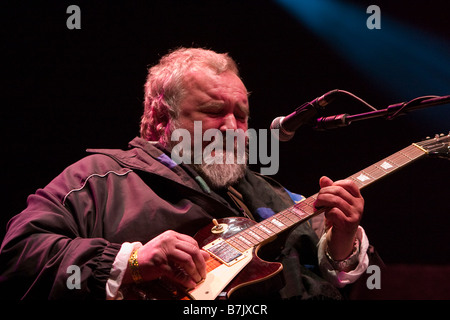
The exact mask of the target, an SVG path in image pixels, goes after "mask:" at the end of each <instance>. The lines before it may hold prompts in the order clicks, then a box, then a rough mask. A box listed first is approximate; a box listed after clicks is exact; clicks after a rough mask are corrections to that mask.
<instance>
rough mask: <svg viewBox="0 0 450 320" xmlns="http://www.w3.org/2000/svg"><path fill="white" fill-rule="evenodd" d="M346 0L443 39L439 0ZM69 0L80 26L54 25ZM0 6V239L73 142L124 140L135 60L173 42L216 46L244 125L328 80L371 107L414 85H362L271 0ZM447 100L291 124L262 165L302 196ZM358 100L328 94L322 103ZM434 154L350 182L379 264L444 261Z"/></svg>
mask: <svg viewBox="0 0 450 320" xmlns="http://www.w3.org/2000/svg"><path fill="white" fill-rule="evenodd" d="M345 2H352V1H345ZM392 2H395V3H392ZM353 3H354V4H357V5H359V6H360V7H361V12H362V14H365V9H366V8H367V6H368V5H370V4H377V5H379V6H380V8H381V13H382V17H383V16H385V15H389V16H390V17H393V18H395V19H397V20H398V21H400V22H402V23H405V24H406V25H414V26H415V27H416V28H419V29H421V30H424V31H426V32H430V33H433V34H435V35H437V36H439V37H440V38H441V39H446V41H447V45H448V41H450V38H449V30H450V29H449V27H450V26H449V22H448V5H446V1H427V2H426V5H425V4H419V2H415V3H414V4H412V3H411V2H410V1H374V2H368V1H353ZM420 3H425V2H420ZM71 4H77V5H78V6H79V7H80V9H81V30H69V29H68V28H67V27H66V20H67V18H68V16H69V14H67V13H66V9H67V7H68V6H69V5H71ZM0 6H1V24H2V34H3V35H2V50H1V51H2V56H3V58H2V60H1V61H2V65H3V66H2V71H1V72H2V86H1V88H2V99H1V101H2V102H1V105H2V107H1V117H0V119H1V121H2V124H1V130H2V134H1V137H2V148H1V149H2V166H1V168H2V182H3V183H2V192H1V195H2V200H1V201H2V204H3V209H2V211H1V221H0V222H1V224H0V225H1V232H0V238H2V237H3V236H4V232H5V228H6V224H7V221H8V220H9V219H10V218H11V217H12V216H13V215H15V214H17V213H19V212H20V211H21V210H23V209H24V208H25V206H26V197H27V195H28V194H30V193H34V192H35V190H36V189H37V188H40V187H43V186H45V185H46V184H47V183H48V182H50V181H51V179H52V178H53V177H55V176H56V175H57V174H59V173H60V172H61V171H62V170H63V169H64V168H65V167H66V166H67V165H69V164H71V163H73V162H74V161H77V160H78V159H80V158H81V157H83V156H85V155H86V153H85V149H86V148H91V147H92V148H126V147H127V143H128V141H130V140H131V139H132V138H133V137H134V136H136V135H138V127H139V125H138V124H139V120H140V116H141V113H142V101H143V84H144V82H145V77H146V72H147V67H148V66H149V65H152V64H154V63H156V62H157V60H158V59H159V57H160V56H162V55H163V54H165V53H167V51H168V50H170V49H173V48H175V47H179V46H199V47H206V48H211V49H213V50H216V51H219V52H229V53H230V55H231V56H232V57H233V58H234V59H235V60H236V61H237V62H238V64H239V67H240V72H241V76H242V78H243V80H244V83H245V84H246V86H247V88H248V90H249V91H251V97H250V105H251V119H250V124H249V126H250V127H251V128H255V129H267V128H268V127H269V125H270V123H271V121H272V119H273V118H275V117H276V116H279V115H286V114H288V113H290V112H292V111H293V109H294V108H295V107H297V106H298V105H300V104H302V103H303V102H306V101H310V100H312V99H314V98H315V97H317V96H320V95H322V94H323V93H325V92H327V91H329V90H332V89H336V88H339V89H343V90H347V91H350V92H352V93H354V94H356V95H358V96H359V97H361V98H363V99H364V100H365V101H367V102H369V103H371V104H372V105H374V106H376V107H378V108H385V107H387V106H388V105H390V104H393V103H398V102H402V101H405V100H408V99H410V98H414V97H416V96H418V95H416V94H415V92H411V95H410V96H409V97H405V98H404V99H401V98H400V100H399V97H398V96H395V95H391V94H389V93H387V92H389V91H388V90H382V89H383V83H378V84H377V85H376V86H374V84H373V83H372V82H371V81H370V79H368V78H366V77H365V76H364V75H363V74H362V73H360V72H359V71H358V69H356V68H355V67H354V66H353V65H350V64H349V63H348V62H346V60H344V59H342V57H340V56H338V55H337V54H336V53H334V52H333V50H331V49H330V47H328V46H327V45H326V44H325V43H324V42H323V41H322V40H321V39H319V38H317V37H316V36H315V35H314V34H312V33H311V32H310V31H308V30H307V29H306V28H305V27H304V26H303V25H302V24H301V23H300V22H299V21H297V20H296V19H295V18H294V17H293V16H292V15H290V14H288V13H287V12H286V11H285V10H284V9H283V8H281V7H280V6H279V5H277V4H276V3H274V2H272V1H116V2H113V1H73V2H72V1H71V2H68V1H49V2H47V1H46V2H43V1H34V2H31V1H30V2H27V1H2V4H1V5H0ZM342 18H343V19H345V17H342ZM356 27H360V28H365V26H356ZM373 32H377V31H376V30H374V31H373ZM379 32H389V30H384V29H382V31H379ZM386 50H390V48H386ZM384 67H385V68H386V70H388V69H389V65H386V66H384ZM411 67H412V68H413V67H414V66H411ZM428 76H429V77H433V75H432V74H430V75H428ZM428 94H435V93H434V92H429V93H428ZM446 94H450V88H449V90H448V93H446ZM330 108H331V107H330ZM448 108H449V106H448V105H445V106H439V107H434V108H432V109H433V112H434V115H435V117H436V118H435V120H436V121H423V120H422V116H424V115H428V112H430V111H429V110H431V109H427V110H420V111H416V112H414V113H410V114H408V115H406V116H403V117H400V118H397V119H396V120H393V121H387V120H384V119H372V120H366V121H364V122H355V123H353V124H352V125H350V126H348V127H346V128H342V129H336V130H331V131H326V132H318V131H313V130H312V129H311V128H309V127H302V128H301V129H299V130H298V132H297V133H296V135H295V137H294V139H292V140H291V141H289V142H287V143H281V144H280V170H279V172H278V174H277V175H276V176H275V177H276V179H278V180H279V181H280V182H282V183H283V184H284V185H285V186H286V187H287V188H289V189H291V190H292V191H296V192H299V193H302V194H303V195H305V196H309V195H311V194H313V193H315V192H317V191H318V189H319V186H318V179H319V178H320V177H321V176H322V175H327V176H329V177H330V178H332V179H341V178H345V177H347V176H349V175H351V174H353V173H355V172H357V171H359V170H361V169H363V168H365V167H367V166H369V165H371V164H372V163H374V162H376V161H378V160H381V159H382V158H384V157H386V156H389V155H390V154H392V153H394V152H396V151H398V150H400V149H402V148H403V147H406V146H407V145H409V144H411V143H412V142H416V141H421V140H423V139H424V138H425V137H426V136H429V135H434V134H435V133H442V132H443V133H448V130H449V129H450V127H449V126H448V119H445V117H446V116H447V117H448V115H449V112H448ZM367 111H369V110H368V109H367V108H365V107H363V106H361V105H359V104H357V103H355V102H354V101H352V100H350V99H342V100H340V101H339V103H336V104H335V105H334V106H333V107H332V109H331V110H327V115H332V114H337V113H342V112H347V113H349V114H356V113H362V112H367ZM448 164H449V163H448V161H447V160H444V159H431V158H426V159H422V160H419V161H418V162H416V163H413V164H411V165H409V166H408V167H406V168H404V169H402V170H400V171H399V172H397V173H395V174H393V175H391V176H389V177H387V178H385V179H383V180H381V181H380V182H377V183H376V184H374V185H372V186H369V187H368V188H367V189H364V190H363V195H364V197H365V200H366V210H365V214H364V217H363V221H362V225H363V227H364V228H365V230H366V232H367V234H368V236H369V239H370V241H371V243H372V244H373V245H374V246H375V247H376V248H377V249H378V251H379V252H380V254H381V256H382V257H383V259H384V261H385V262H386V263H387V264H388V265H389V264H393V265H396V264H402V265H406V266H408V265H410V266H416V265H433V266H445V265H447V264H450V244H449V243H448V240H447V239H448V236H447V235H448V229H449V227H450V204H449V195H450V193H449V187H448V182H449V170H448ZM417 277H420V275H417ZM446 280H447V281H448V277H447V278H446ZM439 285H442V283H433V284H432V286H436V287H438V286H439ZM425 298H426V297H425Z"/></svg>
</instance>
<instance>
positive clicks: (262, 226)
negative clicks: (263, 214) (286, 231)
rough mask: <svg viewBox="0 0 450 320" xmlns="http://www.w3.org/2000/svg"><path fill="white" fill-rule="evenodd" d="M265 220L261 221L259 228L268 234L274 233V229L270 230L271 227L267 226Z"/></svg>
mask: <svg viewBox="0 0 450 320" xmlns="http://www.w3.org/2000/svg"><path fill="white" fill-rule="evenodd" d="M263 222H264V221H263ZM263 222H261V223H260V224H259V225H258V226H259V228H260V229H261V230H262V231H264V232H265V233H266V234H268V235H273V234H274V232H273V231H272V230H270V229H269V228H266V226H265V225H264V224H263Z"/></svg>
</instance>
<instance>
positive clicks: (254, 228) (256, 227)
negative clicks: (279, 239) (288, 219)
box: [250, 224, 271, 240]
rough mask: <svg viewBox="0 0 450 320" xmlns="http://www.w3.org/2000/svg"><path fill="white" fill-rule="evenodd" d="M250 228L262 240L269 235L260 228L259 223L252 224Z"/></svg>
mask: <svg viewBox="0 0 450 320" xmlns="http://www.w3.org/2000/svg"><path fill="white" fill-rule="evenodd" d="M250 230H251V231H252V232H254V233H255V234H257V235H259V236H260V237H261V238H262V239H263V240H267V239H269V238H270V237H271V235H270V234H268V233H267V232H265V231H264V230H262V228H261V226H260V224H257V225H254V226H252V227H250Z"/></svg>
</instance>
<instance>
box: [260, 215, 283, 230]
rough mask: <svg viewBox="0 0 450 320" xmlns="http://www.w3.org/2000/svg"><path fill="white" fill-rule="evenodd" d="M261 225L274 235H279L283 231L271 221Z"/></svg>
mask: <svg viewBox="0 0 450 320" xmlns="http://www.w3.org/2000/svg"><path fill="white" fill-rule="evenodd" d="M269 219H270V218H269ZM261 224H262V225H264V226H265V227H266V228H267V229H269V230H270V231H272V232H274V233H278V231H279V230H281V229H280V228H278V227H277V226H276V225H274V224H273V223H272V222H271V221H269V220H264V221H263V222H261Z"/></svg>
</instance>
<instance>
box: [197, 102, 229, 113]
mask: <svg viewBox="0 0 450 320" xmlns="http://www.w3.org/2000/svg"><path fill="white" fill-rule="evenodd" d="M224 105H225V103H224V102H223V101H218V100H212V101H208V102H205V103H203V104H200V105H198V109H199V110H205V109H207V110H216V111H218V110H220V109H222V108H223V107H224Z"/></svg>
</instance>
